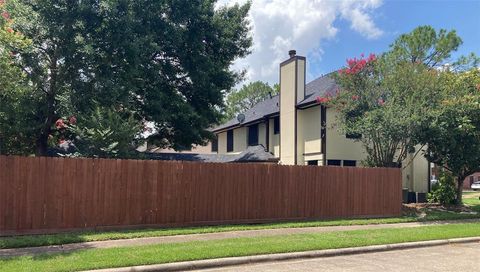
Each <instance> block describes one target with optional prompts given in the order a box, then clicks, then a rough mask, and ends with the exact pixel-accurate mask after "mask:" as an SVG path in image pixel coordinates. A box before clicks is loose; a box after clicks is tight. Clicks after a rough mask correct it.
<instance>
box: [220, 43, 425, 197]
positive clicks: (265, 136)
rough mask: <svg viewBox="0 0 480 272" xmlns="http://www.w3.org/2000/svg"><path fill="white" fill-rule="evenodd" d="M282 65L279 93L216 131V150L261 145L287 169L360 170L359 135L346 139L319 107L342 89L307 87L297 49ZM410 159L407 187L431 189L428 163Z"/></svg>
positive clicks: (323, 82) (332, 115) (325, 79)
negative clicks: (300, 166) (318, 100)
mask: <svg viewBox="0 0 480 272" xmlns="http://www.w3.org/2000/svg"><path fill="white" fill-rule="evenodd" d="M289 54H290V58H289V59H287V60H285V61H284V62H282V63H281V64H280V94H279V95H276V96H273V97H269V98H267V99H266V100H264V101H262V102H260V103H258V104H257V105H255V106H254V107H253V108H251V109H249V110H247V111H246V112H245V113H243V114H241V115H239V116H238V118H235V119H232V120H230V121H228V122H226V123H225V124H223V125H220V126H218V127H216V128H215V129H214V130H213V132H214V133H215V134H216V135H217V140H216V141H215V142H214V143H212V150H213V151H214V152H217V153H218V154H235V153H239V152H242V151H244V150H245V149H247V147H249V146H257V145H261V146H263V147H264V148H265V150H266V151H267V152H270V153H271V154H273V156H274V157H275V158H278V161H279V163H280V164H284V165H331V166H349V167H356V166H362V161H363V160H364V159H365V157H366V153H365V150H364V148H363V146H362V144H361V143H360V142H359V141H355V140H356V138H357V137H359V135H342V134H341V133H340V132H339V130H338V127H337V125H336V112H335V110H334V109H333V108H330V107H326V106H324V105H322V104H320V103H318V102H317V98H318V97H323V96H325V95H326V94H328V93H330V94H334V93H335V91H336V90H337V89H338V87H339V86H338V85H337V84H336V82H335V80H334V79H333V78H332V77H331V76H330V75H324V76H321V77H319V78H317V79H315V80H313V81H311V82H309V83H308V84H306V58H305V57H302V56H297V55H296V52H295V51H294V50H292V51H290V52H289ZM413 156H414V154H410V155H409V157H408V158H407V160H408V162H406V163H405V164H404V165H406V166H405V167H404V169H403V186H404V188H408V190H409V191H410V192H418V193H426V192H428V190H429V188H428V187H429V176H430V174H429V171H430V164H429V163H428V162H427V160H426V159H425V158H424V157H423V156H421V155H418V156H416V157H413Z"/></svg>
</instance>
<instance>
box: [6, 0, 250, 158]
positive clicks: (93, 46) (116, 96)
mask: <svg viewBox="0 0 480 272" xmlns="http://www.w3.org/2000/svg"><path fill="white" fill-rule="evenodd" d="M7 3H9V4H8V5H9V6H8V7H9V11H10V13H11V14H12V17H14V18H15V20H14V24H13V26H14V29H15V31H17V30H18V31H20V32H21V33H23V35H24V36H25V37H27V38H28V40H29V41H31V47H30V48H31V49H30V50H28V51H26V50H25V51H22V52H19V54H20V55H19V58H18V59H17V63H16V67H18V68H19V69H20V71H24V72H25V73H24V74H23V75H24V77H23V78H22V80H21V82H22V84H24V85H25V86H29V90H28V92H27V93H26V96H27V97H29V101H28V102H29V104H28V107H26V106H22V107H15V109H12V113H15V114H19V110H20V109H21V108H26V109H28V110H27V111H28V118H26V119H25V122H26V123H25V127H28V128H29V129H28V130H29V131H30V130H33V134H34V135H35V138H34V141H33V143H34V144H32V142H28V143H27V144H26V146H29V150H28V151H27V152H28V153H36V154H38V155H45V154H46V153H47V150H48V147H49V146H48V137H49V135H50V134H51V133H52V126H53V124H54V122H55V121H56V120H57V119H58V118H60V117H61V116H70V115H76V116H78V117H79V120H80V119H82V116H83V117H85V118H86V117H89V116H92V115H94V113H95V112H93V111H92V108H95V107H97V106H98V107H100V108H104V109H110V110H112V111H117V112H118V113H119V118H120V119H123V121H124V123H130V121H132V123H134V124H140V123H147V122H148V123H151V124H153V126H154V128H155V132H156V133H155V134H154V135H152V140H154V139H153V138H155V139H159V138H160V139H161V141H157V143H161V145H162V147H171V148H184V147H189V146H191V145H192V144H202V143H204V142H205V141H206V140H207V139H208V137H209V136H210V133H209V132H208V131H207V130H206V129H207V128H209V127H210V126H211V125H212V124H215V123H218V122H219V120H220V118H221V109H222V108H223V106H224V101H223V94H224V93H225V92H226V91H227V90H230V89H231V88H232V87H233V86H234V85H235V84H236V83H237V82H238V81H239V80H240V79H241V76H242V74H241V73H236V72H234V71H232V70H231V69H230V66H231V64H232V63H233V61H234V60H235V59H237V58H241V57H244V56H245V55H246V54H248V53H249V50H250V46H251V37H250V34H249V23H248V20H247V13H248V11H249V7H250V5H249V4H245V5H234V6H232V7H222V8H220V9H218V10H216V9H215V1H210V0H202V1H187V0H175V1H164V0H154V1H125V0H111V1H100V2H99V1H96V0H86V1H83V0H82V1H65V0H61V1H43V0H42V1H40V0H33V1H26V0H11V1H8V2H7ZM0 38H1V36H0ZM3 44H7V43H2V45H0V46H3ZM5 63H7V64H6V65H11V64H10V63H8V62H5ZM19 78H21V77H19ZM0 84H1V83H0ZM8 89H16V87H15V86H12V87H8ZM125 112H129V113H131V115H125V114H124V113H125ZM1 116H4V114H3V115H1ZM124 118H125V119H124ZM4 119H5V118H4ZM130 119H132V120H130ZM0 122H2V121H0ZM79 123H80V122H79ZM4 124H5V125H8V124H6V123H4ZM0 127H1V124H0ZM88 127H89V128H92V129H93V128H95V126H94V124H89V125H88ZM103 129H104V127H102V126H100V128H99V130H97V131H95V133H94V134H97V135H102V131H103ZM24 131H27V129H24ZM29 133H30V132H29ZM82 133H83V134H84V136H85V137H86V138H88V137H90V136H86V135H90V134H91V133H90V134H89V133H87V130H85V131H83V132H82ZM132 135H134V134H133V133H126V134H125V135H124V136H125V137H130V138H129V139H123V140H122V141H118V145H117V146H115V147H114V149H118V148H121V149H123V148H124V147H120V146H122V145H123V144H126V143H128V144H127V146H129V147H131V145H130V143H131V142H132V141H134V140H135V139H134V138H132V137H133V136H132ZM0 137H1V136H0ZM85 137H84V138H85ZM91 137H93V136H91ZM102 137H103V138H104V139H107V140H108V139H110V137H109V136H107V134H103V136H102ZM115 138H116V137H115ZM149 140H150V139H149ZM115 142H117V141H114V142H108V143H105V144H106V149H105V150H107V149H109V146H110V144H112V143H115ZM97 149H98V150H100V148H97ZM10 151H11V152H13V153H15V152H16V151H15V150H10ZM10 151H9V152H10ZM102 152H103V151H102ZM120 153H121V152H120ZM102 154H103V153H102Z"/></svg>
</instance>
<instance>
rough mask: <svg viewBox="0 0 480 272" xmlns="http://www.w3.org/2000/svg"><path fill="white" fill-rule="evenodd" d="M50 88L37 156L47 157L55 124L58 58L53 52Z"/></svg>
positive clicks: (51, 56) (37, 144)
mask: <svg viewBox="0 0 480 272" xmlns="http://www.w3.org/2000/svg"><path fill="white" fill-rule="evenodd" d="M50 59H51V63H50V73H51V74H50V82H49V83H50V84H49V85H50V86H49V89H48V92H47V97H46V100H47V101H46V102H47V112H46V115H47V116H46V120H45V123H44V124H43V128H42V130H41V132H40V135H38V138H37V141H36V150H35V155H37V156H46V155H47V152H48V137H49V135H50V133H51V127H52V126H53V124H54V123H55V96H56V94H57V75H58V74H57V73H58V66H57V57H56V54H55V52H52V53H51V55H50Z"/></svg>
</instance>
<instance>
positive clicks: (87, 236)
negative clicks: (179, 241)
mask: <svg viewBox="0 0 480 272" xmlns="http://www.w3.org/2000/svg"><path fill="white" fill-rule="evenodd" d="M464 202H465V204H466V205H470V206H471V207H472V209H473V210H475V211H477V212H480V200H479V199H478V197H476V195H475V194H471V193H466V194H465V196H464ZM472 218H480V215H472V214H459V213H452V212H440V211H428V212H427V215H426V217H424V218H417V217H415V216H403V217H395V218H377V219H343V220H327V221H312V222H290V223H274V224H258V225H229V226H210V227H195V228H168V229H137V230H120V231H104V232H73V233H61V234H52V235H26V236H16V237H3V238H0V248H20V247H32V246H48V245H60V244H71V243H79V242H91V241H106V240H117V239H130V238H142V237H159V236H172V235H186V234H200V233H214V232H226V231H238V230H260V229H277V228H304V227H326V226H350V225H369V224H393V223H407V222H418V221H432V220H457V219H472Z"/></svg>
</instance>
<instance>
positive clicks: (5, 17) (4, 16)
mask: <svg viewBox="0 0 480 272" xmlns="http://www.w3.org/2000/svg"><path fill="white" fill-rule="evenodd" d="M2 17H3V18H4V19H5V20H9V19H10V14H9V13H8V12H6V11H4V12H2Z"/></svg>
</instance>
